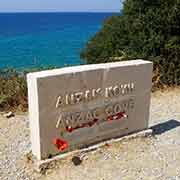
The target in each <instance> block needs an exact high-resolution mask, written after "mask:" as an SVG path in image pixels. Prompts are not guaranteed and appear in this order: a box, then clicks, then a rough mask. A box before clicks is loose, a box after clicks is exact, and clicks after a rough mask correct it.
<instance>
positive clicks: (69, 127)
mask: <svg viewBox="0 0 180 180" xmlns="http://www.w3.org/2000/svg"><path fill="white" fill-rule="evenodd" d="M66 130H67V131H68V132H72V131H74V128H72V127H71V126H68V127H66Z"/></svg>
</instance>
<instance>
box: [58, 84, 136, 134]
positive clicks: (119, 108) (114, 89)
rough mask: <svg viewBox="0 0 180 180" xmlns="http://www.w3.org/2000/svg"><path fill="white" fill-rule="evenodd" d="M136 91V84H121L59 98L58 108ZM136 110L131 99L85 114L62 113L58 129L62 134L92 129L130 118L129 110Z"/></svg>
mask: <svg viewBox="0 0 180 180" xmlns="http://www.w3.org/2000/svg"><path fill="white" fill-rule="evenodd" d="M134 90H135V85H134V83H127V84H120V85H115V86H110V87H107V88H104V89H102V88H98V89H92V90H86V91H84V92H75V93H70V94H66V95H65V96H62V95H60V96H58V98H57V101H56V108H60V110H61V108H62V107H63V106H66V105H76V104H79V103H81V102H89V101H92V100H94V99H96V100H97V99H98V98H100V97H104V98H113V97H118V96H121V95H126V94H130V93H132V92H133V91H134ZM133 108H134V99H133V98H129V99H126V100H123V101H122V102H115V103H110V104H106V105H104V106H101V107H96V108H93V109H90V110H86V111H83V112H73V113H67V112H60V115H59V117H58V120H57V123H56V128H60V130H61V133H63V132H72V131H74V130H76V129H79V128H84V127H91V126H93V125H96V124H100V123H102V122H105V121H112V120H121V119H122V118H128V112H129V110H131V109H133Z"/></svg>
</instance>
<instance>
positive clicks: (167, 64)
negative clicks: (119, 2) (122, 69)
mask: <svg viewBox="0 0 180 180" xmlns="http://www.w3.org/2000/svg"><path fill="white" fill-rule="evenodd" d="M116 57H119V58H116ZM81 58H83V59H85V60H86V61H87V62H88V63H102V62H111V61H116V60H130V59H139V58H140V59H147V60H151V61H153V63H154V77H153V82H154V87H162V86H166V85H168V86H169V85H180V0H125V1H124V8H123V10H122V15H119V16H112V17H110V18H109V19H107V20H106V21H105V23H104V25H103V28H102V29H101V30H100V32H98V33H97V34H96V35H95V36H94V37H93V38H92V39H91V40H90V41H89V42H88V43H87V45H86V47H85V49H83V51H82V53H81Z"/></svg>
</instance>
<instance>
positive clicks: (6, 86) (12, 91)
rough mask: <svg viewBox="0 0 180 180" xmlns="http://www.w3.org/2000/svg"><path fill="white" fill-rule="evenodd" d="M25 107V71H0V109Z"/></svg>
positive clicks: (21, 108)
mask: <svg viewBox="0 0 180 180" xmlns="http://www.w3.org/2000/svg"><path fill="white" fill-rule="evenodd" d="M16 108H19V110H26V109H27V84H26V78H25V73H18V72H17V71H15V70H13V69H7V70H1V71H0V110H1V111H2V110H8V109H16Z"/></svg>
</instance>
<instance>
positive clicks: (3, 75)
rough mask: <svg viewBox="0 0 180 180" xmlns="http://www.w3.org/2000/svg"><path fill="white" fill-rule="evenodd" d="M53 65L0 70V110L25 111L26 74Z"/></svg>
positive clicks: (26, 105)
mask: <svg viewBox="0 0 180 180" xmlns="http://www.w3.org/2000/svg"><path fill="white" fill-rule="evenodd" d="M52 68H55V67H53V66H52V67H39V68H33V69H26V70H24V71H17V70H14V69H1V70H0V111H6V110H15V111H16V110H20V111H27V108H28V98H27V82H26V74H27V73H29V72H35V71H40V70H45V69H52Z"/></svg>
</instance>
